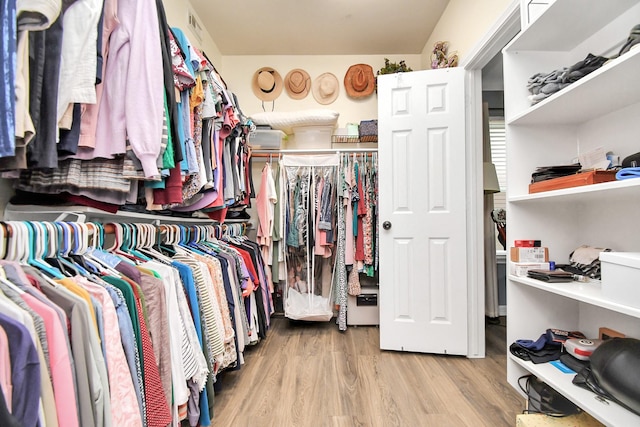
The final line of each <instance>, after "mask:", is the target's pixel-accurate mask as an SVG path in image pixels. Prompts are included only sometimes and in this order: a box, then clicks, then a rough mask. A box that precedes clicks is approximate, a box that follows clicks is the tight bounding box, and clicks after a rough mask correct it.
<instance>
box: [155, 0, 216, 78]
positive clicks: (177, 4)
mask: <svg viewBox="0 0 640 427" xmlns="http://www.w3.org/2000/svg"><path fill="white" fill-rule="evenodd" d="M162 3H163V4H164V10H165V12H166V14H167V21H168V22H169V26H170V27H178V28H180V29H181V30H182V31H183V32H184V33H185V34H186V36H187V37H188V38H189V41H190V42H191V43H192V44H193V45H194V46H197V47H198V48H199V49H200V50H202V51H204V53H206V54H207V57H208V58H209V60H211V62H213V65H214V66H215V67H216V69H217V70H218V71H219V72H220V73H222V72H223V71H222V70H221V69H220V68H221V64H222V54H220V49H218V46H217V45H216V43H215V42H214V41H213V39H212V38H211V36H210V35H209V33H208V32H207V30H205V29H204V28H203V29H202V40H199V39H198V37H197V36H196V35H195V34H194V33H193V31H191V29H190V28H189V25H188V21H187V19H188V11H189V10H191V11H193V8H192V7H191V3H189V1H188V0H163V1H162ZM193 14H194V15H195V16H196V17H198V15H197V14H196V13H195V12H193ZM198 20H199V21H200V24H201V25H202V19H200V18H199V17H198Z"/></svg>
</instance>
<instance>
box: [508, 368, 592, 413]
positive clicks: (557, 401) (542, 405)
mask: <svg viewBox="0 0 640 427" xmlns="http://www.w3.org/2000/svg"><path fill="white" fill-rule="evenodd" d="M521 380H525V385H524V387H523V385H522V383H521ZM518 385H519V386H520V389H521V390H522V391H523V392H524V393H525V394H526V395H527V410H526V412H527V413H529V414H545V415H548V416H550V417H567V416H569V415H574V414H578V413H580V412H582V410H581V409H580V408H579V407H577V406H576V405H574V404H573V402H571V401H570V400H569V399H567V398H566V397H564V396H563V395H561V394H560V393H558V392H557V391H556V390H555V389H554V388H553V387H551V386H550V385H549V384H547V383H545V382H543V381H540V380H539V379H538V378H537V377H536V376H534V375H531V374H529V375H524V376H522V377H520V378H518Z"/></svg>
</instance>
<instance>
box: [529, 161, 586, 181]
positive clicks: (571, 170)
mask: <svg viewBox="0 0 640 427" xmlns="http://www.w3.org/2000/svg"><path fill="white" fill-rule="evenodd" d="M580 169H582V166H581V165H580V163H574V164H571V165H556V166H539V167H537V168H536V170H535V172H533V173H532V174H531V183H534V182H540V181H546V180H548V179H553V178H560V177H563V176H568V175H574V174H576V173H578V172H579V171H580Z"/></svg>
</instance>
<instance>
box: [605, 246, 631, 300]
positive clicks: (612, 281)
mask: <svg viewBox="0 0 640 427" xmlns="http://www.w3.org/2000/svg"><path fill="white" fill-rule="evenodd" d="M600 267H601V275H600V279H601V282H602V296H603V297H605V298H607V299H611V300H612V301H616V302H619V303H621V304H624V305H629V306H632V307H638V308H640V252H601V253H600Z"/></svg>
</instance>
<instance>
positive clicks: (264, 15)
mask: <svg viewBox="0 0 640 427" xmlns="http://www.w3.org/2000/svg"><path fill="white" fill-rule="evenodd" d="M190 3H191V5H192V6H193V9H194V11H195V12H196V14H197V15H198V17H199V18H200V20H201V24H202V26H203V27H204V28H205V29H206V30H207V32H208V33H209V34H210V35H211V37H212V39H213V40H214V42H215V43H216V45H217V46H218V49H219V50H220V53H221V54H222V55H379V54H420V53H422V50H423V48H424V46H425V44H426V43H427V40H428V39H429V36H430V35H431V32H432V31H433V28H434V26H435V25H436V23H437V22H438V20H439V19H440V16H441V15H442V12H443V11H444V9H445V7H446V6H447V4H448V3H449V0H270V1H268V0H233V1H229V0H227V1H212V0H190Z"/></svg>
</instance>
